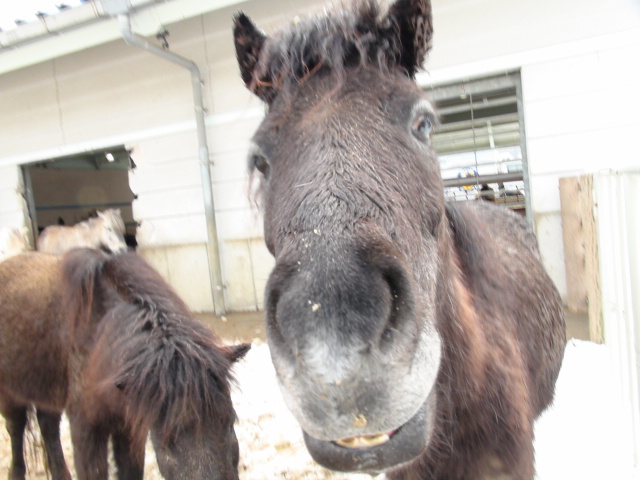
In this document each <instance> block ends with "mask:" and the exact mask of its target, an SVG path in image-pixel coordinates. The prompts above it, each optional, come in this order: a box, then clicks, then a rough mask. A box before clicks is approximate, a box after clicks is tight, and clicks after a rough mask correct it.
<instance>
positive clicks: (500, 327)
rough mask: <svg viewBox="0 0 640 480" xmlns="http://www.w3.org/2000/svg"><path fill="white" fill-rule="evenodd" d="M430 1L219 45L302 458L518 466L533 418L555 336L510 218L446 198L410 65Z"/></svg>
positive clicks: (246, 34)
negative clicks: (242, 117)
mask: <svg viewBox="0 0 640 480" xmlns="http://www.w3.org/2000/svg"><path fill="white" fill-rule="evenodd" d="M432 32H433V29H432V18H431V5H430V3H429V2H428V1H427V0H396V1H395V2H393V3H392V4H391V5H390V6H389V8H388V9H385V10H382V9H381V8H380V7H379V6H378V5H377V3H376V2H374V1H357V2H355V3H354V4H353V6H345V5H341V6H339V7H338V8H336V9H331V8H327V9H325V10H323V11H322V12H321V13H319V14H318V15H316V16H311V17H309V18H296V19H295V21H292V22H290V23H289V24H288V25H287V26H286V27H285V28H284V29H283V30H281V31H278V32H277V33H275V34H274V35H273V36H266V35H265V34H264V33H263V32H262V31H260V30H259V29H258V28H257V27H256V26H255V25H254V24H253V23H252V22H251V20H250V19H249V18H248V17H247V16H245V15H244V14H238V15H237V16H236V18H235V28H234V37H235V46H236V52H237V57H238V63H239V66H240V74H241V77H242V79H243V81H244V82H245V84H246V86H247V87H248V88H249V89H250V90H251V91H252V92H253V93H254V94H256V95H257V96H258V97H259V98H260V99H262V100H263V101H264V102H265V103H266V104H267V106H268V111H267V114H266V117H265V119H264V121H263V122H262V124H261V125H260V127H259V128H258V130H257V132H256V133H255V135H254V136H253V145H252V147H251V152H250V155H249V166H250V170H251V172H253V173H254V174H255V175H256V176H258V177H259V178H260V181H261V189H260V192H261V204H262V205H263V209H264V234H265V241H266V245H267V247H268V248H269V250H270V252H271V253H272V254H273V255H274V256H275V260H276V265H275V268H274V270H273V271H272V273H271V276H270V279H269V282H268V285H267V289H266V297H265V317H266V327H267V338H268V342H269V347H270V350H271V357H272V360H273V363H274V366H275V368H276V372H277V374H278V380H279V383H280V386H281V390H282V392H283V395H284V399H285V401H286V403H287V405H288V407H289V408H290V409H291V411H292V412H293V414H294V415H295V417H296V419H297V420H298V422H299V423H300V425H301V427H302V429H303V431H304V434H305V441H306V444H307V448H308V450H309V452H310V453H311V455H312V456H313V457H314V459H315V460H316V461H317V462H319V463H320V464H322V465H324V466H326V467H328V468H331V469H334V470H342V471H360V472H371V473H377V472H382V471H385V472H387V477H388V478H390V479H394V480H399V479H443V480H444V479H446V480H455V479H459V480H470V479H473V480H478V479H496V478H510V479H522V480H525V479H528V480H530V479H532V478H533V476H534V451H533V423H534V421H535V419H536V417H538V415H539V414H540V413H541V412H542V411H543V410H544V409H545V408H546V407H547V406H548V405H549V404H550V403H551V401H552V399H553V395H554V388H555V382H556V378H557V377H558V372H559V370H560V366H561V363H562V358H563V352H564V346H565V325H564V319H563V313H562V304H561V302H560V297H559V295H558V292H557V291H556V288H555V286H554V285H553V283H552V281H551V279H550V278H549V277H548V275H547V274H546V273H545V271H544V268H543V266H542V262H541V258H540V254H539V252H538V248H537V244H536V239H535V236H534V235H533V232H532V231H531V230H530V228H529V226H528V225H527V223H526V221H525V220H524V219H522V218H519V217H518V216H516V215H515V214H513V213H512V212H509V211H507V210H506V209H503V208H499V207H495V206H494V205H489V204H487V202H469V203H468V204H462V203H461V202H453V203H448V204H447V203H445V199H444V192H443V183H442V179H441V176H440V166H439V163H438V160H437V158H436V155H435V152H434V150H433V147H432V144H431V130H432V127H433V125H434V124H435V122H436V113H435V112H434V108H433V106H432V105H431V103H430V102H429V100H428V98H427V96H426V94H425V93H424V91H423V90H422V89H421V88H420V87H419V86H418V85H416V83H415V81H414V77H415V74H416V72H417V71H418V70H419V69H420V68H421V66H422V64H423V62H424V60H425V57H426V54H427V52H428V51H429V49H430V47H431V38H432Z"/></svg>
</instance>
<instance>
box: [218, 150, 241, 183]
mask: <svg viewBox="0 0 640 480" xmlns="http://www.w3.org/2000/svg"><path fill="white" fill-rule="evenodd" d="M211 176H212V178H213V181H214V182H217V183H221V182H237V181H245V182H248V181H249V174H248V167H247V150H235V151H232V152H227V153H222V154H218V155H216V156H215V160H214V163H213V165H212V166H211Z"/></svg>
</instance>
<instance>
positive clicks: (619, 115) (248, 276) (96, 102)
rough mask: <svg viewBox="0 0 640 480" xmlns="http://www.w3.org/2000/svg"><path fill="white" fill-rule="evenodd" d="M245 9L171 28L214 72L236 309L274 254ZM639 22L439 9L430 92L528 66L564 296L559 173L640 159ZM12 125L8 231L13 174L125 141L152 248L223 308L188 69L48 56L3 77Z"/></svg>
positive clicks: (545, 225) (255, 297) (529, 116)
mask: <svg viewBox="0 0 640 480" xmlns="http://www.w3.org/2000/svg"><path fill="white" fill-rule="evenodd" d="M323 3H325V2H317V1H311V0H304V1H302V0H300V1H296V2H292V1H290V0H287V1H285V0H276V1H272V2H264V1H258V0H251V1H248V2H245V3H243V4H242V5H240V7H241V8H242V10H244V11H245V12H247V13H248V14H249V15H250V16H251V17H252V18H253V19H254V20H255V21H256V22H257V23H258V25H259V26H260V27H261V28H263V29H264V30H265V31H267V32H269V31H272V30H273V29H274V28H275V27H276V26H278V25H279V24H281V23H282V22H283V21H285V20H286V19H288V18H290V17H292V16H293V15H296V14H300V13H301V12H304V11H306V10H308V7H309V6H312V5H314V4H315V5H322V4H323ZM236 10H237V9H236V8H225V9H222V10H219V11H217V12H212V13H209V14H206V15H203V16H201V17H196V18H193V19H188V20H185V21H182V22H179V23H177V24H174V25H167V28H168V30H169V31H170V36H169V37H168V40H169V42H170V45H171V51H173V52H174V53H177V54H179V55H183V56H185V57H187V58H189V59H192V60H194V61H195V62H196V63H197V64H198V65H199V66H200V68H201V70H202V73H203V76H204V80H205V85H204V94H205V106H206V108H207V129H208V139H209V147H210V157H211V160H212V162H213V166H212V177H213V178H212V180H213V187H214V200H215V205H216V221H217V227H218V234H219V240H220V251H221V262H222V269H223V272H222V273H223V280H224V283H225V287H226V288H225V299H226V302H227V309H228V310H247V309H255V308H260V307H261V306H262V303H261V302H262V291H263V289H264V284H265V282H266V278H267V276H268V272H269V270H270V268H271V266H272V265H273V260H272V259H271V256H270V255H269V254H268V252H267V251H266V248H265V247H264V245H263V242H262V240H261V237H262V225H261V219H260V216H259V214H258V213H257V211H256V209H255V208H254V207H253V206H252V205H251V203H250V201H249V199H248V196H247V191H248V185H247V179H246V170H245V168H246V154H247V150H248V147H249V139H250V137H251V135H252V133H253V131H254V130H255V128H256V127H257V125H258V124H259V122H260V119H261V116H262V106H261V105H260V103H259V102H258V101H257V100H256V99H255V98H253V97H252V95H251V94H250V93H249V92H247V91H246V90H245V88H244V86H243V84H242V82H241V80H240V78H239V75H238V70H237V65H236V62H235V58H234V51H233V43H232V38H231V17H232V15H233V14H234V12H235V11H236ZM639 18H640V6H639V5H638V3H637V2H636V1H634V0H609V1H607V2H600V1H598V0H562V1H556V0H540V1H536V2H534V1H530V0H527V1H521V2H512V1H511V0H486V1H478V0H434V25H435V37H434V48H433V50H432V52H431V54H430V58H429V61H428V63H427V65H426V66H427V70H428V71H427V73H425V74H421V75H420V76H419V81H420V82H421V83H422V84H424V85H429V84H441V83H447V82H450V81H457V80H462V79H466V78H474V77H478V76H484V75H488V74H495V73H500V72H502V71H509V70H516V69H518V70H520V71H521V74H522V83H523V96H524V114H525V123H526V128H527V142H528V153H529V169H530V176H531V197H532V202H533V213H534V219H535V226H536V230H537V233H538V236H539V239H540V243H541V249H542V253H543V257H544V260H545V264H546V265H547V268H548V269H549V270H550V272H551V274H552V277H553V279H554V281H555V282H556V284H557V285H558V286H559V288H560V290H561V291H562V293H563V294H564V291H565V285H564V284H565V280H564V261H563V258H564V256H563V251H562V236H561V223H560V216H559V195H558V178H559V177H560V176H564V175H568V174H573V173H577V172H582V171H593V170H598V169H601V168H623V167H626V166H629V165H638V164H640V162H639V161H638V156H637V154H635V155H634V154H630V153H629V152H634V149H631V148H630V141H631V139H632V138H633V135H632V134H631V132H634V133H635V132H637V131H638V127H640V125H639V123H638V122H639V120H638V119H637V118H633V112H634V111H637V110H638V109H637V108H630V101H633V100H632V99H629V100H626V98H625V96H624V95H625V91H631V88H630V86H631V85H635V84H637V83H638V71H637V68H638V62H637V58H640V55H639V52H638V49H639V43H640V20H639ZM134 31H135V23H134ZM43 48H46V45H45V46H43ZM0 59H1V57H0ZM634 59H636V61H635V62H634ZM614 103H615V105H618V108H616V109H614V108H613V107H612V106H611V105H613V104H614ZM0 125H1V126H2V128H0V144H2V146H3V148H2V151H0V177H1V178H0V224H21V222H22V221H23V217H24V215H25V213H24V212H25V204H24V201H23V202H20V200H19V198H16V195H18V196H20V191H21V190H20V189H21V188H22V187H21V178H20V174H19V173H20V171H19V168H18V167H17V166H16V165H18V164H20V163H24V162H29V161H36V160H42V159H44V158H49V157H54V156H56V155H62V154H69V153H77V152H79V151H82V150H87V149H91V148H98V147H103V146H109V145H115V144H125V145H126V146H127V147H128V148H132V149H133V153H132V157H133V159H134V161H135V162H136V164H137V165H138V167H137V168H136V169H135V170H134V171H132V172H131V174H130V184H131V188H132V190H133V192H134V193H135V194H137V195H138V198H137V199H136V200H135V201H134V204H133V212H134V217H135V219H136V220H137V221H139V222H141V225H140V228H139V230H138V242H139V244H140V251H141V254H142V255H144V256H145V257H146V258H147V259H148V260H149V261H150V262H151V263H152V264H153V265H154V266H155V267H156V268H158V269H159V270H160V271H161V272H162V273H163V275H165V277H166V278H168V279H169V281H170V282H171V283H172V284H173V285H174V287H176V289H177V290H178V292H179V293H180V294H181V295H182V296H183V297H184V298H185V300H187V303H188V304H189V305H190V306H191V307H192V308H193V309H194V310H199V311H210V310H212V306H213V304H212V299H211V294H210V288H211V287H210V279H209V273H208V261H207V257H206V248H205V242H206V222H205V219H204V213H203V212H204V207H203V201H202V185H201V183H200V175H199V168H200V167H199V164H198V154H197V153H198V152H197V142H196V133H195V122H194V120H193V103H192V99H191V85H190V79H189V74H188V72H187V71H186V70H184V69H181V68H179V67H177V66H175V65H173V64H171V63H169V62H167V61H165V60H162V59H159V58H156V57H154V56H152V55H150V54H149V53H147V52H143V51H140V50H136V49H134V48H132V47H129V46H127V45H125V44H124V42H121V41H118V42H112V43H108V44H105V45H101V46H98V47H94V48H91V49H89V50H85V51H83V52H79V53H76V54H72V55H68V56H65V57H61V58H57V59H55V60H51V61H47V62H43V63H41V64H38V65H34V66H31V67H28V68H24V69H22V70H19V71H14V72H11V73H7V74H4V75H0ZM5 172H8V173H7V175H5Z"/></svg>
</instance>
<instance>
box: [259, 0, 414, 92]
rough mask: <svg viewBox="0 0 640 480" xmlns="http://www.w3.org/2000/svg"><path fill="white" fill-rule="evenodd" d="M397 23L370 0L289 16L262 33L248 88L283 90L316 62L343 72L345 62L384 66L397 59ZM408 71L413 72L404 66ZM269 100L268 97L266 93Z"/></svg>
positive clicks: (313, 68)
mask: <svg viewBox="0 0 640 480" xmlns="http://www.w3.org/2000/svg"><path fill="white" fill-rule="evenodd" d="M401 55H402V44H401V39H400V33H399V26H398V25H396V24H394V22H393V21H392V20H390V19H389V18H386V19H384V18H383V17H382V16H381V12H380V7H379V6H378V4H377V2H375V1H374V0H361V1H356V2H354V3H353V4H348V5H338V6H337V8H333V9H331V10H329V9H325V10H323V11H321V12H318V13H317V14H315V15H312V16H309V17H306V18H298V17H296V18H295V19H294V20H292V22H291V25H290V26H289V28H285V29H283V30H281V31H279V32H277V33H275V34H274V35H273V36H270V37H268V38H267V39H266V41H265V44H264V46H263V48H262V49H261V51H260V57H259V61H258V64H257V65H256V68H255V70H254V72H253V79H252V80H251V82H250V83H251V85H252V87H251V89H252V90H254V91H256V92H259V91H260V90H261V87H262V86H266V87H275V88H276V89H277V90H279V91H284V92H287V91H288V90H289V87H290V86H291V85H293V84H295V83H298V82H302V81H304V80H305V79H306V78H307V77H308V76H309V75H311V74H313V73H314V72H316V71H317V70H319V69H321V68H327V69H331V71H332V73H333V74H335V75H336V76H338V77H343V76H344V74H345V70H346V68H347V67H353V66H365V65H374V66H376V67H378V68H380V69H385V70H389V69H391V68H392V67H394V66H397V65H399V64H400V58H401ZM405 73H406V74H407V75H409V76H413V74H414V73H415V72H405ZM267 100H268V99H267Z"/></svg>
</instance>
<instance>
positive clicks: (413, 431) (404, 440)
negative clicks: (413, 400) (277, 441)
mask: <svg viewBox="0 0 640 480" xmlns="http://www.w3.org/2000/svg"><path fill="white" fill-rule="evenodd" d="M434 407H435V392H434V391H432V392H431V393H430V394H429V395H428V396H427V398H426V399H425V401H424V403H423V404H422V406H421V407H420V408H419V409H418V411H417V412H416V413H415V415H414V416H413V417H412V418H411V419H409V421H408V422H406V423H405V424H404V425H402V426H401V427H398V428H397V429H395V430H393V431H391V432H389V433H382V434H375V435H361V436H355V437H348V438H343V439H340V440H333V441H330V440H318V439H316V438H314V437H312V436H310V435H309V434H308V433H307V432H305V431H304V430H303V435H304V441H305V443H306V445H307V450H308V451H309V453H310V454H311V457H313V459H314V460H315V461H316V462H317V463H319V464H320V465H322V466H324V467H325V468H328V469H330V470H337V471H341V472H360V473H370V474H375V475H377V474H379V473H381V472H384V471H385V470H388V469H390V468H394V467H398V466H400V465H403V464H405V463H408V462H410V461H412V460H413V459H415V458H416V457H417V456H419V455H420V454H421V453H422V451H423V450H424V449H425V447H426V445H427V443H428V441H429V437H430V431H431V428H432V422H433V411H434Z"/></svg>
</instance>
